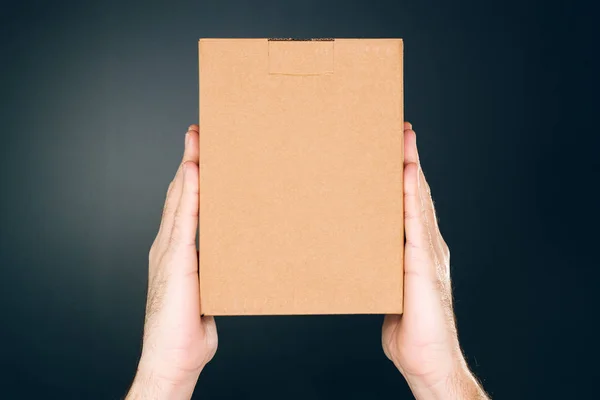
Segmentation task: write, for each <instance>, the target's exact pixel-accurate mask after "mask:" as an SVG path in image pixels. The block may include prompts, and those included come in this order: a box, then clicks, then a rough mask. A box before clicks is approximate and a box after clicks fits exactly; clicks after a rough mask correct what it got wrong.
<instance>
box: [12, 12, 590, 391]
mask: <svg viewBox="0 0 600 400" xmlns="http://www.w3.org/2000/svg"><path fill="white" fill-rule="evenodd" d="M122 3H124V4H122ZM563 3H564V4H563ZM566 3H567V2H552V1H537V2H532V1H529V2H524V1H516V0H507V1H498V2H486V1H468V0H464V1H453V2H449V1H441V0H440V1H394V2H392V1H374V0H372V1H346V2H339V3H337V4H334V3H331V2H326V1H316V0H303V1H298V2H287V1H286V2H283V1H281V2H265V1H246V2H241V1H238V2H231V1H184V2H177V1H173V2H166V1H164V2H155V1H144V2H142V1H139V2H121V1H102V2H99V1H87V2H82V1H78V2H71V3H68V2H48V1H8V2H7V1H3V2H2V8H1V11H0V30H1V38H0V40H1V41H2V46H1V48H0V59H1V63H0V68H1V71H0V72H1V75H0V82H1V86H0V88H1V89H0V90H1V103H0V105H1V109H0V115H1V120H0V121H1V124H0V129H1V130H0V132H1V133H0V166H1V175H0V178H1V186H0V188H1V197H0V204H1V207H2V212H1V213H0V229H1V231H0V233H1V236H0V266H1V273H2V275H1V278H0V312H1V314H0V315H1V320H0V321H1V322H0V324H1V325H0V360H1V361H0V362H1V365H0V367H1V368H0V369H1V371H0V397H1V398H7V399H13V398H14V399H16V398H19V399H33V398H45V399H54V398H56V399H71V398H73V399H83V398H86V399H116V398H119V397H121V396H123V395H124V394H125V392H126V390H127V388H128V386H129V384H130V382H131V379H132V377H133V374H134V373H135V369H136V363H137V358H138V356H139V352H140V345H141V343H140V341H141V334H142V324H143V313H144V304H145V292H146V275H147V252H148V250H149V247H150V244H151V242H152V240H153V238H154V235H155V233H156V230H157V227H158V223H159V219H160V213H161V208H162V203H163V198H164V193H165V190H166V188H167V185H168V183H169V181H170V179H171V178H172V175H173V173H174V171H175V169H176V167H177V164H178V162H179V159H180V156H181V152H182V149H183V139H184V133H185V130H186V128H187V126H188V125H189V124H191V123H194V122H196V121H197V119H198V117H197V115H198V98H197V97H198V94H197V91H198V87H197V85H198V76H197V39H198V38H200V37H290V36H291V37H402V38H404V40H405V79H406V82H405V90H406V97H405V104H406V110H405V111H406V113H405V114H406V117H407V119H408V120H410V121H411V122H413V124H414V127H415V130H416V131H417V135H418V137H419V146H420V150H421V156H422V159H423V164H424V169H425V172H426V174H427V176H428V178H429V180H430V183H431V186H432V189H433V194H434V197H435V200H436V204H437V208H438V213H439V216H440V222H441V230H442V232H443V234H444V236H445V238H446V240H447V242H448V243H449V246H450V249H451V252H452V273H453V280H454V282H453V284H454V288H455V298H456V314H457V318H458V328H459V334H460V337H461V343H462V345H463V347H464V350H465V352H466V355H467V357H468V360H469V362H470V365H471V366H472V368H473V369H474V371H475V372H476V374H477V375H478V376H479V377H480V378H481V379H482V381H483V383H484V385H485V387H486V389H487V390H488V391H489V392H490V393H491V394H492V395H493V396H494V397H495V398H499V399H500V398H509V399H521V398H523V399H526V398H574V397H581V398H583V397H588V396H590V397H592V396H593V395H594V394H596V395H597V390H593V387H592V384H593V383H594V381H593V380H592V378H593V377H594V376H596V374H597V373H598V366H597V361H596V360H597V358H596V357H597V354H598V353H597V350H598V345H597V338H598V335H599V333H600V332H599V331H598V324H597V322H594V319H595V318H596V317H597V316H598V312H597V310H595V311H594V310H593V307H594V306H597V305H598V300H597V292H598V291H597V289H596V287H595V286H596V282H598V278H600V274H599V272H598V253H597V252H598V245H597V243H598V234H597V232H596V227H597V226H598V222H599V220H598V213H597V210H596V206H597V203H598V196H597V192H598V190H597V184H598V176H597V174H598V172H599V171H600V168H599V158H600V157H599V155H598V144H599V140H598V123H597V115H598V111H597V110H598V102H597V101H596V100H597V91H598V80H597V75H596V74H597V55H596V54H595V53H597V51H598V42H597V40H596V36H595V33H594V31H593V24H595V23H597V21H595V20H594V18H593V17H594V15H595V13H594V12H593V10H592V7H591V6H588V5H586V4H584V3H580V4H578V3H577V2H571V4H570V5H568V6H567V5H566ZM594 253H595V254H594ZM381 321H382V318H381V317H380V316H320V317H245V318H242V317H237V318H234V317H229V318H218V319H217V324H218V328H219V335H220V336H219V339H220V344H219V351H218V352H217V355H216V357H215V359H214V360H213V362H211V363H210V364H209V366H208V367H207V368H206V369H205V371H204V372H203V374H202V376H201V377H200V381H199V385H198V390H197V391H196V396H197V397H198V395H201V396H200V397H202V398H204V399H225V398H262V399H280V398H286V399H306V398H312V399H330V398H344V399H364V398H369V399H387V398H394V399H396V398H398V399H400V398H411V395H410V392H409V390H408V388H407V386H406V384H405V382H404V380H403V378H402V377H401V375H400V374H399V373H398V372H397V371H396V370H395V368H394V366H393V365H392V364H391V363H390V362H389V361H387V359H386V358H385V356H384V355H383V352H382V350H381V346H380V324H381ZM596 377H597V376H596ZM596 380H597V379H596Z"/></svg>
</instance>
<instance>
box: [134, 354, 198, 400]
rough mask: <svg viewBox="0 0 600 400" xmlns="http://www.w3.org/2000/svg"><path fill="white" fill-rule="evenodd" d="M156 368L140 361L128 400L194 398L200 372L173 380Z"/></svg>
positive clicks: (182, 399) (178, 399)
mask: <svg viewBox="0 0 600 400" xmlns="http://www.w3.org/2000/svg"><path fill="white" fill-rule="evenodd" d="M155 367H156V366H153V365H152V363H150V362H147V361H145V360H143V359H142V360H140V363H139V366H138V369H137V373H136V375H135V379H134V380H133V384H132V385H131V389H130V390H129V393H128V395H127V397H126V400H145V399H161V400H162V399H164V400H184V399H185V400H188V399H190V398H191V397H192V394H193V393H194V388H195V386H196V382H197V381H198V377H199V375H200V370H199V371H197V372H194V373H190V374H189V375H187V376H186V377H185V378H182V379H179V378H178V379H172V378H170V377H168V376H166V375H165V374H163V373H162V372H161V371H160V368H155Z"/></svg>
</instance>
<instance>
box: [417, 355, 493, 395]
mask: <svg viewBox="0 0 600 400" xmlns="http://www.w3.org/2000/svg"><path fill="white" fill-rule="evenodd" d="M461 364H463V365H460V366H458V367H457V368H456V369H455V370H454V371H452V372H451V373H449V374H448V375H447V376H446V378H445V379H442V380H440V381H439V382H437V383H436V384H434V385H424V384H422V383H421V381H420V380H419V379H418V378H407V382H408V385H409V386H410V388H411V391H412V393H413V395H414V396H415V399H417V400H488V399H489V397H488V396H487V394H486V393H485V391H484V390H483V388H482V387H481V385H480V384H479V382H478V381H477V379H475V377H474V375H473V374H472V373H471V371H469V368H468V367H467V365H466V363H461Z"/></svg>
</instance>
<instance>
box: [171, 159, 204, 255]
mask: <svg viewBox="0 0 600 400" xmlns="http://www.w3.org/2000/svg"><path fill="white" fill-rule="evenodd" d="M182 170H183V175H182V189H181V197H180V199H179V204H178V206H177V210H176V211H175V215H174V220H173V230H172V232H171V240H170V243H171V244H172V245H173V246H176V247H191V246H193V247H194V248H196V230H197V229H198V200H199V199H198V185H199V183H198V164H196V163H195V162H193V161H186V162H185V163H183V164H182Z"/></svg>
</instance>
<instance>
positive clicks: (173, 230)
mask: <svg viewBox="0 0 600 400" xmlns="http://www.w3.org/2000/svg"><path fill="white" fill-rule="evenodd" d="M198 157H199V127H198V125H192V126H190V127H189V128H188V132H187V133H186V139H185V151H184V154H183V160H182V162H181V165H180V167H179V169H178V170H177V173H176V175H175V178H174V179H173V181H172V182H171V184H170V185H169V189H168V192H167V199H166V201H165V206H164V210H163V216H162V221H161V224H160V228H159V231H158V234H157V236H156V239H155V240H154V243H153V244H152V247H151V248H150V254H149V274H148V275H149V276H148V299H147V304H146V321H145V324H144V340H143V348H142V356H141V358H140V362H139V366H138V372H137V374H136V377H135V379H134V382H133V384H132V387H131V389H130V391H129V394H128V395H127V399H189V398H190V397H191V396H192V393H193V391H194V386H195V385H196V381H197V380H198V376H199V375H200V372H201V371H202V368H203V367H204V366H205V365H206V364H207V363H208V362H209V361H210V360H211V359H212V357H213V356H214V354H215V352H216V350H217V327H216V325H215V321H214V319H213V318H212V317H200V294H199V290H200V289H199V281H198V252H197V249H196V231H197V228H198V186H199V182H198Z"/></svg>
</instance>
